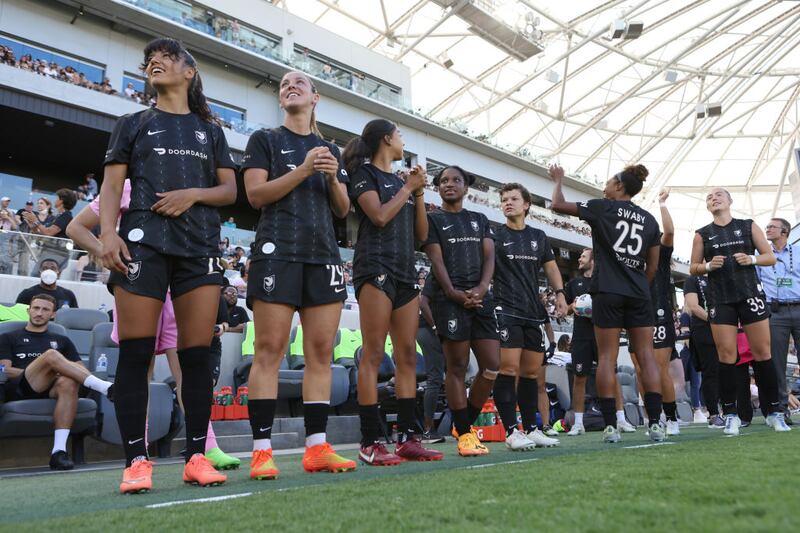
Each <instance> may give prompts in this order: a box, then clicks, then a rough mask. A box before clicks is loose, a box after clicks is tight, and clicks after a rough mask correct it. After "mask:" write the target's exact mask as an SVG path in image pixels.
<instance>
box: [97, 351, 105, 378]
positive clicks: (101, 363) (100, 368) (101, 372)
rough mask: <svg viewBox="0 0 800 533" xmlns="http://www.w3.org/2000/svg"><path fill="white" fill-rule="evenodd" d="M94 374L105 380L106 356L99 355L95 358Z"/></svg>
mask: <svg viewBox="0 0 800 533" xmlns="http://www.w3.org/2000/svg"><path fill="white" fill-rule="evenodd" d="M94 373H95V374H97V376H98V377H100V378H101V379H105V377H106V376H107V375H108V357H106V354H104V353H101V354H100V357H98V358H97V363H96V364H95V366H94Z"/></svg>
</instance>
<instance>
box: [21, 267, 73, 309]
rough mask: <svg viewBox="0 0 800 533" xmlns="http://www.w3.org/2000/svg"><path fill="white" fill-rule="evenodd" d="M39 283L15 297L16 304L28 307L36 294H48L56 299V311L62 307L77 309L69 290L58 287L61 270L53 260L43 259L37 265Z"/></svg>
mask: <svg viewBox="0 0 800 533" xmlns="http://www.w3.org/2000/svg"><path fill="white" fill-rule="evenodd" d="M39 272H40V274H39V280H40V281H39V283H38V284H36V285H34V286H33V287H28V288H27V289H24V290H23V291H22V292H20V293H19V294H18V295H17V301H16V303H18V304H26V305H30V303H31V299H32V298H33V297H34V296H36V295H37V294H49V295H50V296H52V297H53V298H55V299H56V309H61V308H62V307H65V306H67V307H78V299H77V298H75V293H74V292H72V291H71V290H69V289H67V288H64V287H59V286H58V275H59V273H60V272H61V269H60V268H59V267H58V262H57V261H55V260H54V259H43V260H42V261H41V262H40V263H39Z"/></svg>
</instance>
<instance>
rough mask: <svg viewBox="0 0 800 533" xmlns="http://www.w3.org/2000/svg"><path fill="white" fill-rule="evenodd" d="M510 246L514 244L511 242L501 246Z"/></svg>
mask: <svg viewBox="0 0 800 533" xmlns="http://www.w3.org/2000/svg"><path fill="white" fill-rule="evenodd" d="M512 244H514V243H513V242H504V243H503V246H511V245H512Z"/></svg>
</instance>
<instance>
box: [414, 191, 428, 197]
mask: <svg viewBox="0 0 800 533" xmlns="http://www.w3.org/2000/svg"><path fill="white" fill-rule="evenodd" d="M423 196H425V193H424V192H423V193H422V194H416V193H415V194H414V197H415V198H422V197H423Z"/></svg>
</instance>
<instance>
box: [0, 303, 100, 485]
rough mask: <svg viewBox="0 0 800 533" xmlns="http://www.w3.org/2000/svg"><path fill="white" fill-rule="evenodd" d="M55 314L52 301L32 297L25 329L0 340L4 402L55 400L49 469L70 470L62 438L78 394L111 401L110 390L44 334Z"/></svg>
mask: <svg viewBox="0 0 800 533" xmlns="http://www.w3.org/2000/svg"><path fill="white" fill-rule="evenodd" d="M55 314H56V300H55V298H53V297H52V296H50V295H49V294H39V295H36V296H34V297H33V298H32V299H31V304H30V307H29V308H28V317H29V318H28V323H27V324H26V325H25V327H23V328H20V329H19V330H17V331H12V332H9V333H4V334H2V335H0V364H2V365H5V372H6V374H7V376H8V382H7V383H6V385H5V389H6V391H5V392H6V401H8V402H11V401H14V400H34V399H46V398H53V399H55V400H56V406H55V410H54V411H53V423H54V426H55V439H54V443H53V451H52V453H51V456H50V469H51V470H71V469H72V468H73V466H74V464H73V463H72V461H71V460H70V458H69V456H68V455H67V452H66V449H67V437H69V430H70V427H72V422H73V420H74V419H75V413H76V411H77V408H78V389H79V388H80V386H81V385H85V386H86V387H88V388H90V389H92V390H95V391H97V392H99V393H101V394H105V395H107V396H109V398H110V397H111V396H112V394H113V386H112V384H111V383H110V382H108V381H103V380H101V379H98V378H97V377H95V376H93V375H92V374H90V373H89V371H88V370H86V368H85V367H84V366H83V364H82V363H81V359H80V357H79V356H78V352H77V350H76V349H75V345H74V344H72V341H71V340H69V338H67V337H65V336H64V335H58V334H56V333H50V332H48V331H47V325H48V324H49V323H50V320H51V319H52V318H53V317H54V316H55Z"/></svg>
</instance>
